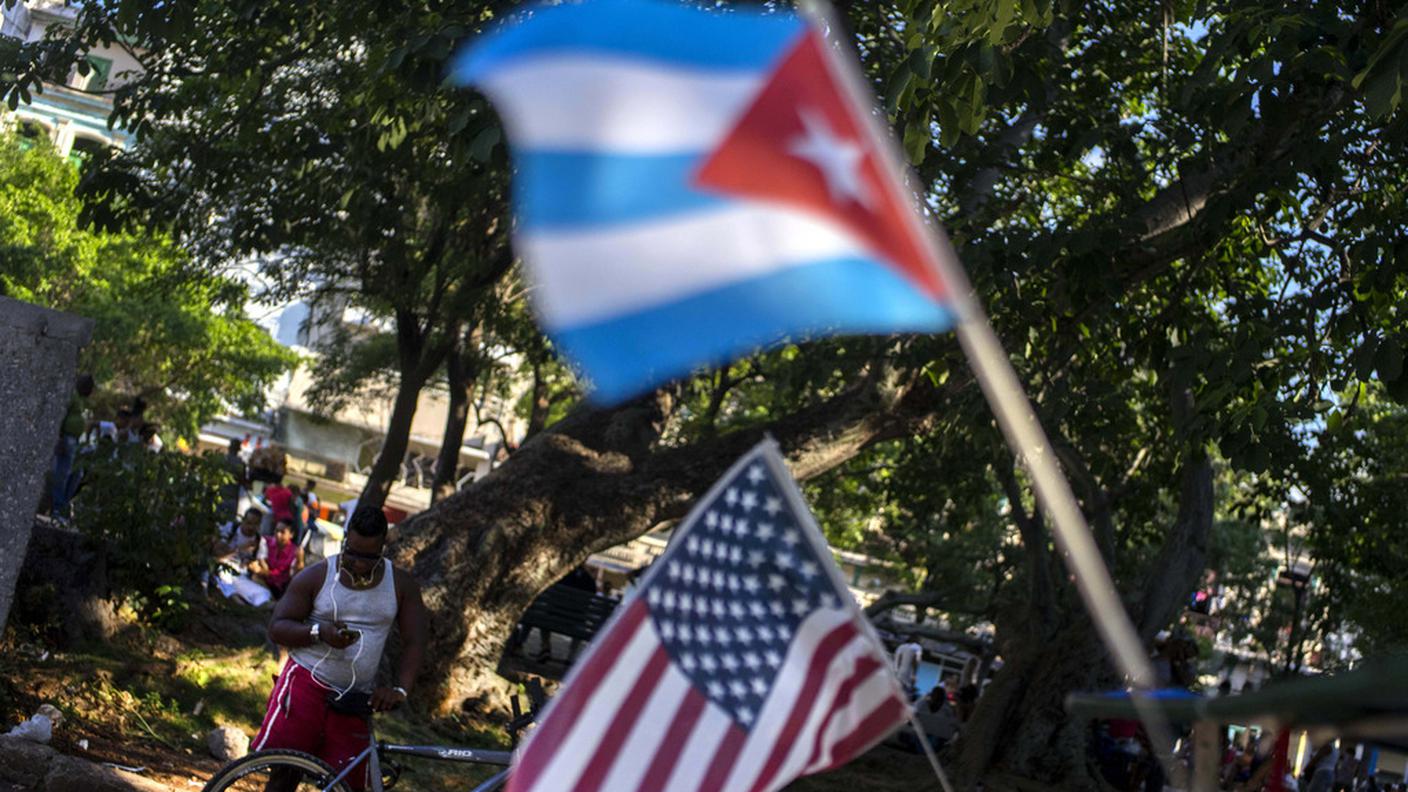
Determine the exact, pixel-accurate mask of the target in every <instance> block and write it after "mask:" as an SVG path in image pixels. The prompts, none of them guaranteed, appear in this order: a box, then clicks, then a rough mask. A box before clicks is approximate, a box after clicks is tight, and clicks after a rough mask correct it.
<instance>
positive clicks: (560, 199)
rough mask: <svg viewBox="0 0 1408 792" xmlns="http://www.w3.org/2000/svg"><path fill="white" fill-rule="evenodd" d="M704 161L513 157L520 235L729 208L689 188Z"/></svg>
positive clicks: (542, 154)
mask: <svg viewBox="0 0 1408 792" xmlns="http://www.w3.org/2000/svg"><path fill="white" fill-rule="evenodd" d="M702 156H703V155H702V154H698V153H689V154H663V155H659V156H629V155H614V154H605V153H597V152H570V151H533V150H530V151H521V152H517V153H515V155H514V164H515V166H516V170H517V173H516V174H515V175H516V176H517V178H516V180H515V182H514V201H515V205H516V207H517V210H518V212H517V214H518V222H519V223H520V227H521V230H523V231H549V230H552V231H563V230H570V229H576V228H581V227H585V226H612V225H616V224H623V223H634V222H640V221H649V220H655V219H659V218H664V217H670V216H672V215H677V214H681V213H685V212H691V211H697V210H707V209H712V208H714V207H716V206H720V205H722V204H724V203H727V199H724V198H720V197H718V196H715V195H712V194H710V193H706V192H702V191H699V190H696V189H693V188H692V187H690V186H689V182H690V179H691V178H693V175H694V170H695V169H696V168H697V167H698V166H699V164H700V159H701V158H702Z"/></svg>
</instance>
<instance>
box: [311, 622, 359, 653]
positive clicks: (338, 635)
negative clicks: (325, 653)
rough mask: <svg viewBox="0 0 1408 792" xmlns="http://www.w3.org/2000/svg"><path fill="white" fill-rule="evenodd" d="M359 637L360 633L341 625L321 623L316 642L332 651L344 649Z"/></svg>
mask: <svg viewBox="0 0 1408 792" xmlns="http://www.w3.org/2000/svg"><path fill="white" fill-rule="evenodd" d="M361 636H362V634H361V633H359V632H357V631H356V630H353V629H350V628H349V627H348V626H347V625H345V624H342V623H335V622H321V623H320V624H319V626H318V640H320V641H322V642H323V643H325V644H327V645H328V646H331V647H332V648H334V649H346V648H347V647H349V646H351V645H352V644H354V643H356V641H357V639H358V638H360V637H361Z"/></svg>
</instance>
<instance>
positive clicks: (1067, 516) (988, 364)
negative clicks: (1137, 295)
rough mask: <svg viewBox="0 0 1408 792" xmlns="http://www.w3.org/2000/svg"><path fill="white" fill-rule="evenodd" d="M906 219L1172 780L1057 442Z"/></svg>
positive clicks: (817, 0)
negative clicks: (944, 292) (1050, 437)
mask: <svg viewBox="0 0 1408 792" xmlns="http://www.w3.org/2000/svg"><path fill="white" fill-rule="evenodd" d="M803 7H804V9H805V10H806V11H807V12H808V13H809V14H810V15H811V16H812V17H813V18H814V19H816V20H818V21H819V22H820V23H821V24H822V26H823V29H825V30H830V31H832V33H833V35H832V36H831V38H832V40H837V39H838V37H837V36H835V35H834V34H835V32H837V31H842V30H845V28H844V27H843V26H841V25H840V24H839V23H838V22H837V21H836V17H835V15H834V13H833V11H832V10H831V8H830V6H829V4H828V3H826V2H825V0H803ZM844 46H847V47H848V51H849V50H850V49H852V48H851V47H850V45H849V44H846V45H844ZM825 49H826V52H827V58H828V62H829V66H830V67H831V68H832V69H833V71H834V72H835V76H837V77H838V78H840V82H841V84H842V85H844V86H845V87H846V90H847V91H848V92H849V93H850V99H851V101H852V103H853V104H854V106H855V108H856V109H857V111H858V112H859V115H860V116H861V117H862V118H863V119H865V121H866V124H867V127H868V131H869V134H870V144H871V149H872V150H873V152H874V153H875V155H876V156H877V157H878V158H879V159H880V161H881V163H882V164H883V166H884V167H882V168H881V169H880V170H881V172H882V174H883V175H884V176H885V177H887V178H889V179H891V180H892V181H893V185H892V186H893V187H894V188H895V189H897V190H899V191H900V192H899V194H901V195H913V191H912V190H910V189H909V187H908V186H907V185H906V181H907V180H906V174H907V173H908V168H907V167H906V166H905V165H904V164H902V163H901V162H900V160H899V157H898V156H896V153H895V152H896V151H897V150H898V147H897V144H896V143H895V141H894V138H893V136H892V135H891V133H890V131H889V129H888V128H887V127H886V126H884V125H883V124H881V123H880V120H879V119H878V118H877V117H876V116H875V114H874V112H872V108H874V107H875V102H874V101H873V99H872V97H871V94H870V90H869V86H867V85H866V84H865V82H864V80H863V79H862V77H861V75H860V72H859V70H858V69H857V68H856V67H855V65H854V64H853V63H852V62H851V61H852V60H853V59H852V58H843V57H840V53H838V52H836V51H835V48H832V47H827V48H825ZM904 215H905V218H906V222H907V223H909V224H910V227H911V228H910V230H911V232H912V233H913V234H914V235H915V238H916V239H922V240H925V242H926V244H927V248H928V250H927V252H928V254H929V258H930V259H931V262H932V264H933V266H934V267H935V269H936V271H937V272H938V274H939V277H940V279H941V280H942V282H943V284H944V285H945V287H946V288H947V289H948V295H947V296H948V298H949V300H950V301H951V305H952V308H953V313H954V320H955V330H956V332H957V334H958V341H959V344H960V345H962V347H963V351H964V354H965V355H966V356H967V358H968V365H969V366H970V367H971V368H972V370H973V374H974V376H975V377H977V380H978V383H979V385H980V386H981V387H982V389H983V394H984V395H985V396H986V397H987V401H988V405H989V407H990V408H991V409H992V411H993V414H994V415H995V416H996V417H997V422H998V425H999V426H1000V427H1001V428H1002V433H1003V435H1004V436H1005V437H1006V438H1007V444H1008V446H1010V447H1011V449H1012V451H1013V453H1014V454H1016V456H1017V459H1018V460H1019V461H1020V462H1021V463H1022V466H1023V467H1024V468H1025V469H1026V471H1027V474H1028V475H1029V477H1030V478H1031V481H1032V487H1033V489H1034V490H1035V491H1036V496H1037V501H1038V502H1039V503H1040V505H1041V508H1042V511H1043V512H1044V513H1045V514H1046V517H1047V519H1048V521H1049V522H1050V523H1051V526H1052V534H1053V535H1054V536H1055V539H1056V544H1057V546H1058V547H1059V548H1060V550H1061V557H1062V558H1063V559H1064V560H1065V563H1066V566H1067V568H1068V569H1069V570H1070V571H1071V575H1072V577H1073V578H1074V579H1075V583H1076V588H1077V589H1078V590H1079V591H1080V595H1081V599H1082V601H1083V602H1084V603H1085V608H1086V610H1087V611H1088V612H1089V613H1090V617H1091V620H1092V621H1093V622H1094V623H1095V627H1096V630H1097V631H1098V632H1099V634H1100V637H1101V639H1102V640H1103V642H1104V644H1105V647H1106V648H1107V649H1108V650H1109V652H1110V654H1111V656H1112V657H1113V659H1114V662H1115V665H1116V667H1117V668H1118V669H1119V670H1120V671H1121V672H1122V673H1123V674H1124V675H1125V677H1126V678H1127V679H1128V681H1129V683H1130V684H1131V685H1132V686H1133V687H1134V688H1135V690H1134V693H1133V694H1132V695H1133V700H1134V703H1135V705H1136V707H1137V708H1138V710H1139V712H1140V719H1141V720H1142V721H1143V722H1144V727H1145V729H1146V730H1147V731H1148V734H1149V738H1150V742H1151V743H1152V744H1153V745H1154V747H1155V750H1156V751H1157V752H1158V755H1159V758H1160V761H1161V762H1162V763H1163V765H1164V772H1165V773H1166V775H1167V777H1168V778H1172V777H1173V771H1174V767H1173V761H1172V756H1171V754H1170V753H1169V751H1170V749H1171V748H1172V746H1173V737H1172V731H1171V729H1170V728H1169V724H1168V722H1167V720H1166V719H1165V718H1164V717H1163V715H1162V714H1161V713H1160V712H1159V711H1158V710H1157V709H1156V708H1155V706H1154V703H1153V702H1152V700H1150V699H1148V698H1146V697H1145V696H1142V695H1140V691H1145V690H1151V689H1153V688H1154V687H1155V685H1156V684H1157V680H1156V677H1155V676H1154V669H1153V665H1152V664H1151V663H1150V662H1149V656H1148V654H1146V652H1145V651H1144V646H1143V642H1142V641H1140V640H1139V634H1138V632H1137V631H1136V630H1135V629H1134V623H1133V622H1132V621H1131V620H1130V618H1129V614H1128V613H1126V612H1125V609H1124V604H1123V603H1122V602H1121V601H1120V597H1119V594H1118V592H1117V591H1116V589H1115V584H1114V581H1113V580H1112V579H1111V577H1110V572H1109V570H1108V569H1107V568H1106V567H1105V561H1104V558H1103V557H1101V555H1100V551H1099V549H1098V548H1097V547H1096V544H1095V539H1094V537H1092V536H1091V532H1090V528H1089V526H1087V525H1086V522H1085V516H1084V515H1083V514H1082V513H1081V511H1080V507H1079V506H1078V505H1077V503H1076V499H1075V495H1073V494H1072V493H1071V488H1070V484H1069V483H1067V481H1066V478H1065V475H1064V474H1063V473H1062V472H1061V469H1060V467H1059V466H1058V465H1057V463H1056V458H1055V453H1054V452H1053V451H1052V448H1051V443H1050V441H1049V440H1047V438H1046V434H1045V432H1043V430H1042V428H1041V424H1040V423H1039V422H1038V421H1037V418H1036V413H1035V412H1034V411H1033V410H1032V406H1031V402H1030V401H1028V400H1027V395H1026V392H1025V390H1024V389H1023V388H1022V385H1021V382H1020V381H1019V380H1018V379H1017V373H1016V372H1015V371H1013V369H1012V364H1011V362H1010V361H1009V360H1008V359H1007V353H1006V352H1005V351H1004V350H1003V348H1002V344H1001V342H1000V341H999V340H998V338H997V334H996V333H994V332H993V329H992V325H991V324H990V323H989V322H988V320H987V315H986V313H985V312H984V311H983V308H982V306H981V305H980V304H979V303H978V300H977V297H976V295H975V294H974V293H973V287H972V285H971V284H970V283H969V281H968V277H967V274H966V273H965V272H964V270H963V267H962V266H960V264H959V262H958V254H957V253H956V252H955V251H954V249H953V245H952V244H951V243H950V242H949V240H948V237H947V236H946V235H945V234H944V233H943V231H942V230H941V229H939V228H938V226H936V225H934V224H932V223H926V222H924V220H923V219H921V217H920V216H919V213H918V212H917V211H910V212H905V213H904Z"/></svg>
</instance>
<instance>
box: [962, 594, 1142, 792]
mask: <svg viewBox="0 0 1408 792" xmlns="http://www.w3.org/2000/svg"><path fill="white" fill-rule="evenodd" d="M1002 657H1003V663H1004V664H1003V666H1002V669H1001V670H1000V671H998V672H997V674H996V675H995V676H994V677H993V679H992V682H990V683H989V684H988V686H987V688H986V689H985V690H984V691H983V694H982V696H981V697H980V698H979V699H978V707H977V709H976V710H975V711H974V713H973V716H972V717H971V718H969V719H968V722H967V723H966V724H964V726H963V731H962V733H961V737H960V739H959V742H958V744H957V747H956V749H955V753H956V755H957V762H956V763H955V764H954V770H955V773H956V774H957V776H958V780H959V788H961V789H972V788H974V784H975V782H977V781H979V780H981V779H982V778H983V777H984V776H985V775H987V774H988V773H990V772H993V771H997V772H1010V773H1013V774H1015V775H1018V776H1020V777H1022V778H1025V779H1029V780H1032V781H1037V782H1041V783H1044V784H1049V785H1051V786H1052V787H1054V788H1060V789H1080V790H1094V789H1099V788H1100V784H1099V782H1098V781H1096V777H1097V773H1096V772H1095V770H1094V769H1093V768H1092V767H1091V766H1090V764H1089V762H1088V761H1087V758H1086V746H1087V741H1086V738H1087V734H1088V732H1089V728H1090V724H1089V723H1087V722H1083V721H1077V720H1073V719H1071V718H1069V717H1068V716H1067V715H1066V711H1065V699H1066V694H1068V693H1070V692H1071V691H1075V690H1104V689H1108V688H1109V687H1111V686H1113V684H1114V682H1115V675H1114V673H1113V671H1112V668H1111V665H1110V661H1109V659H1108V656H1107V655H1106V653H1105V650H1104V647H1103V645H1102V644H1101V643H1100V639H1099V637H1098V636H1097V635H1096V634H1095V631H1094V629H1093V627H1092V626H1091V624H1090V622H1089V621H1088V620H1086V619H1085V618H1084V617H1083V616H1078V617H1077V618H1076V619H1074V620H1073V621H1072V622H1070V623H1067V624H1066V625H1065V626H1064V628H1063V629H1059V630H1056V631H1055V632H1054V637H1053V638H1052V639H1051V640H1049V641H1046V642H1044V643H1039V644H1034V643H1031V642H1027V641H1014V642H1011V643H1009V644H1008V645H1007V646H1006V647H1005V648H1004V651H1003V652H1002Z"/></svg>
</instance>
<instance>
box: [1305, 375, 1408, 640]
mask: <svg viewBox="0 0 1408 792" xmlns="http://www.w3.org/2000/svg"><path fill="white" fill-rule="evenodd" d="M1319 439H1320V443H1319V445H1317V447H1316V448H1315V451H1314V453H1313V454H1312V455H1311V458H1310V460H1309V461H1308V462H1307V463H1306V464H1305V465H1304V466H1303V467H1302V468H1301V471H1302V473H1303V476H1302V477H1301V478H1302V480H1303V481H1304V482H1305V483H1304V486H1305V489H1306V493H1307V496H1308V497H1307V498H1306V500H1305V502H1304V503H1303V504H1302V505H1301V508H1299V509H1298V510H1297V514H1296V516H1297V518H1298V519H1299V520H1301V521H1304V522H1305V523H1307V524H1308V525H1309V532H1308V536H1307V540H1306V544H1307V546H1308V549H1309V550H1310V552H1311V553H1313V554H1314V557H1315V560H1316V567H1315V569H1316V574H1317V576H1318V577H1319V578H1320V583H1321V585H1322V589H1323V593H1322V597H1323V599H1324V600H1325V603H1324V606H1323V607H1324V609H1325V614H1324V617H1323V618H1324V620H1325V622H1326V624H1327V626H1328V627H1329V629H1330V630H1334V631H1348V632H1350V633H1351V634H1353V635H1354V636H1355V641H1356V649H1358V651H1360V652H1361V653H1363V654H1364V655H1366V656H1369V655H1373V654H1380V653H1386V652H1391V651H1398V652H1401V651H1403V650H1404V649H1405V648H1408V621H1405V619H1408V572H1405V571H1404V568H1403V559H1404V558H1408V545H1406V544H1405V542H1408V539H1405V533H1404V530H1403V529H1404V524H1405V517H1404V515H1405V514H1408V487H1405V486H1404V485H1405V483H1408V408H1404V407H1402V406H1400V405H1398V404H1395V403H1393V402H1389V401H1386V400H1384V399H1382V397H1379V396H1377V394H1375V393H1373V392H1371V393H1370V394H1369V396H1368V397H1366V399H1365V400H1364V401H1363V402H1362V403H1361V404H1360V405H1359V406H1358V408H1357V409H1355V410H1352V411H1349V412H1347V413H1346V414H1345V417H1344V418H1343V419H1342V420H1341V421H1338V422H1336V425H1335V426H1334V427H1333V428H1331V429H1328V430H1327V431H1325V432H1324V433H1322V434H1321V436H1320V438H1319Z"/></svg>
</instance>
